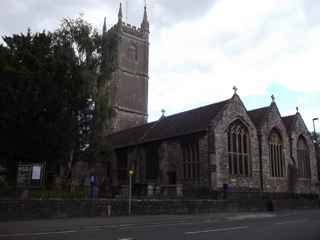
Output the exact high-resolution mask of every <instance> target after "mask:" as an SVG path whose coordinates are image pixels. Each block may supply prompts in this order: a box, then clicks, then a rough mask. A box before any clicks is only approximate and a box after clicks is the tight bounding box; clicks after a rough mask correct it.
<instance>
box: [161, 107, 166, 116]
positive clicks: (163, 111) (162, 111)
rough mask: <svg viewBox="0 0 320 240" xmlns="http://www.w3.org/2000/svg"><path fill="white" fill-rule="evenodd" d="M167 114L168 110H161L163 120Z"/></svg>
mask: <svg viewBox="0 0 320 240" xmlns="http://www.w3.org/2000/svg"><path fill="white" fill-rule="evenodd" d="M165 112H166V110H164V109H161V113H162V116H161V117H162V118H163V117H164V114H165Z"/></svg>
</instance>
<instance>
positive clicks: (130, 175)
mask: <svg viewBox="0 0 320 240" xmlns="http://www.w3.org/2000/svg"><path fill="white" fill-rule="evenodd" d="M133 173H134V172H133V170H129V199H128V200H129V202H128V204H129V206H128V214H129V215H131V200H132V175H133Z"/></svg>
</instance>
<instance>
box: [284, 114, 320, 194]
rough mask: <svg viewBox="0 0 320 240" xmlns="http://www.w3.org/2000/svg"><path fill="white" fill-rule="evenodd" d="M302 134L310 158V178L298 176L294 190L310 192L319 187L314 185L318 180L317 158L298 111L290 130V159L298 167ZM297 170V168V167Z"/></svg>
mask: <svg viewBox="0 0 320 240" xmlns="http://www.w3.org/2000/svg"><path fill="white" fill-rule="evenodd" d="M300 136H302V137H303V138H304V139H305V141H306V144H307V146H308V150H309V158H310V168H311V178H308V179H303V178H299V176H297V177H298V179H297V181H296V184H295V189H294V190H295V192H297V193H311V192H319V189H318V187H317V185H316V183H317V181H318V172H317V159H316V152H315V147H314V143H313V141H312V136H311V135H310V133H309V131H308V129H307V127H306V126H305V124H304V122H303V119H302V117H301V115H300V114H299V113H298V114H297V118H296V122H295V124H294V126H292V129H291V131H290V138H291V146H292V149H291V151H292V159H293V161H294V164H295V166H296V167H298V151H297V146H298V140H299V137H300ZM298 170H299V169H298Z"/></svg>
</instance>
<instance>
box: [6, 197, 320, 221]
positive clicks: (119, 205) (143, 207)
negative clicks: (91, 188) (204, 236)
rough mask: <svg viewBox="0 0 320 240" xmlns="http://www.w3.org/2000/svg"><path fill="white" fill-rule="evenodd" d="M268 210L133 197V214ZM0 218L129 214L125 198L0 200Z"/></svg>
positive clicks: (280, 203) (283, 202)
mask: <svg viewBox="0 0 320 240" xmlns="http://www.w3.org/2000/svg"><path fill="white" fill-rule="evenodd" d="M273 206H274V208H275V209H292V208H318V206H319V200H316V199H313V200H307V199H279V200H274V201H273ZM266 210H268V200H256V199H246V200H243V201H239V200H236V201H232V200H228V201H226V200H182V199H178V200H133V201H132V214H133V215H157V214H199V213H218V212H239V211H243V212H248V211H266ZM0 212H1V214H0V221H13V220H15V221H16V220H35V219H50V218H51V219H52V218H77V217H107V216H124V215H127V214H128V201H127V200H111V199H102V200H24V201H20V200H0Z"/></svg>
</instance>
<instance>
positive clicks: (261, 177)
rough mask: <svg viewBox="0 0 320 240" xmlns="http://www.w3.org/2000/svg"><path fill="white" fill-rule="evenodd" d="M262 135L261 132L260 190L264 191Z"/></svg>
mask: <svg viewBox="0 0 320 240" xmlns="http://www.w3.org/2000/svg"><path fill="white" fill-rule="evenodd" d="M261 138H262V136H261V133H259V134H258V144H259V162H260V190H261V192H263V167H262V139H261Z"/></svg>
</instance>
